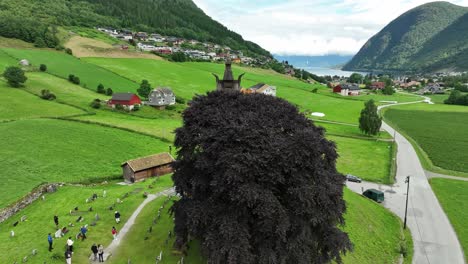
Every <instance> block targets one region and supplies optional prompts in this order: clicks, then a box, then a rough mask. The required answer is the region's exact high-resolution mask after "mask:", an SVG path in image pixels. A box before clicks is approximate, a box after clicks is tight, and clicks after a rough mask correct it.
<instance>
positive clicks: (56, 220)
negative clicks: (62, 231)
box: [54, 215, 59, 228]
mask: <svg viewBox="0 0 468 264" xmlns="http://www.w3.org/2000/svg"><path fill="white" fill-rule="evenodd" d="M54 223H55V226H56V227H57V228H58V226H59V219H58V216H57V215H54Z"/></svg>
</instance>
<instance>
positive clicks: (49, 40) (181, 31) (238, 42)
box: [0, 0, 271, 56]
mask: <svg viewBox="0 0 468 264" xmlns="http://www.w3.org/2000/svg"><path fill="white" fill-rule="evenodd" d="M53 26H83V27H95V26H108V27H114V28H128V29H133V30H137V31H149V32H158V33H161V34H165V35H174V36H178V37H184V38H189V39H191V38H193V39H197V40H200V41H210V42H214V43H217V44H221V45H228V46H230V47H231V48H233V49H236V50H242V51H244V52H245V53H247V54H257V55H266V56H271V55H270V53H269V52H267V51H266V50H264V49H262V48H261V47H260V46H258V45H257V44H255V43H252V42H249V41H245V40H244V39H243V38H242V36H240V35H239V34H237V33H235V32H233V31H230V30H228V29H227V28H226V27H225V26H223V25H221V24H220V23H218V22H216V21H214V20H213V19H211V18H210V17H208V16H207V15H206V14H205V13H204V12H203V11H202V10H201V9H199V8H198V7H197V6H196V5H195V4H194V3H193V2H192V1H191V0H132V1H128V0H0V36H4V37H12V38H19V39H22V40H25V41H28V42H42V43H40V44H45V45H47V46H49V47H53V46H55V45H56V44H57V43H56V42H57V40H56V39H54V38H53V34H54V32H53V31H54V29H53Z"/></svg>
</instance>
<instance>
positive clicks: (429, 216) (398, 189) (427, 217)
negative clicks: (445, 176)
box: [347, 99, 465, 264]
mask: <svg viewBox="0 0 468 264" xmlns="http://www.w3.org/2000/svg"><path fill="white" fill-rule="evenodd" d="M426 100H427V99H426ZM384 107H388V106H384ZM381 108H383V107H381ZM382 127H383V129H385V130H386V131H387V132H388V133H390V134H391V135H394V134H395V140H396V143H397V144H398V154H397V175H396V182H395V184H394V185H393V186H386V185H379V184H375V183H361V184H359V183H347V185H348V186H349V188H350V189H351V190H353V191H355V192H358V193H361V192H362V189H368V188H376V189H380V190H383V191H384V192H385V202H384V206H385V207H387V208H388V209H390V210H391V211H392V212H394V213H395V214H397V215H398V216H399V217H400V218H401V219H404V213H405V199H406V184H405V178H406V176H408V175H409V176H410V177H411V184H410V189H409V203H408V218H407V225H408V227H409V228H410V230H411V235H412V237H413V242H414V256H413V263H416V264H420V263H423V264H426V263H427V264H446V263H447V264H463V263H465V261H464V256H463V250H462V248H461V246H460V243H459V241H458V239H457V236H456V234H455V231H454V229H453V227H452V225H451V224H450V222H449V220H448V218H447V216H446V215H445V213H444V211H443V210H442V208H441V206H440V204H439V202H438V200H437V198H436V196H435V195H434V192H433V191H432V189H431V186H430V185H429V182H428V181H427V178H426V174H425V172H424V170H423V167H422V165H421V163H420V161H419V159H418V156H417V154H416V152H415V150H414V148H413V146H412V145H411V143H410V142H409V141H408V140H406V138H404V137H403V136H402V135H400V134H399V133H398V132H396V131H394V129H393V128H391V127H390V126H389V125H387V124H386V123H383V125H382Z"/></svg>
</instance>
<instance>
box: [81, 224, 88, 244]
mask: <svg viewBox="0 0 468 264" xmlns="http://www.w3.org/2000/svg"><path fill="white" fill-rule="evenodd" d="M80 232H81V241H83V240H85V239H86V232H88V228H86V226H82V227H81V228H80Z"/></svg>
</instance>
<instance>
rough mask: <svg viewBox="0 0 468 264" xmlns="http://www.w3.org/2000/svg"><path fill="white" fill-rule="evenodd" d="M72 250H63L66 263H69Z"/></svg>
mask: <svg viewBox="0 0 468 264" xmlns="http://www.w3.org/2000/svg"><path fill="white" fill-rule="evenodd" d="M72 254H73V252H72V251H70V250H67V251H65V260H66V261H67V264H71V263H72V262H71V258H72Z"/></svg>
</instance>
